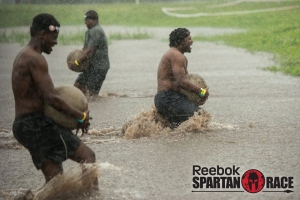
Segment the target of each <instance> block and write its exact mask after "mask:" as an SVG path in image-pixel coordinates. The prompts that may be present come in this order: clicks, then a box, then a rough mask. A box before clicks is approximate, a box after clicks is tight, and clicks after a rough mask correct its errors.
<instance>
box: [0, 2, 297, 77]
mask: <svg viewBox="0 0 300 200" xmlns="http://www.w3.org/2000/svg"><path fill="white" fill-rule="evenodd" d="M226 2H229V1H225V0H211V1H203V2H197V3H195V2H194V3H191V2H190V3H188V2H184V3H152V4H151V3H147V4H146V3H141V4H140V5H135V4H92V5H91V4H86V5H78V4H77V5H62V4H60V5H1V6H0V27H2V28H6V27H15V26H29V25H30V23H31V20H32V17H33V16H34V15H36V14H38V13H41V12H48V13H51V14H53V15H54V16H56V18H57V19H58V20H59V21H60V23H61V25H62V26H64V25H80V26H82V25H83V15H84V13H85V12H86V11H87V10H89V9H94V10H96V11H97V12H98V13H99V21H100V23H101V24H102V25H122V26H131V27H146V26H148V27H151V26H152V27H155V26H160V27H162V26H165V27H221V28H227V27H228V28H241V29H245V30H247V32H244V33H238V34H233V35H220V36H214V37H203V36H200V35H199V36H195V35H193V33H192V36H193V39H194V40H202V41H203V40H204V41H212V42H223V43H225V44H227V45H230V46H234V47H241V48H245V49H247V50H249V51H264V52H270V53H273V54H274V55H275V58H276V61H277V62H278V63H279V64H280V66H281V67H280V68H276V67H274V66H270V67H268V68H267V69H268V70H271V71H282V72H284V73H286V74H290V75H295V76H300V41H299V40H300V39H299V38H300V8H296V9H291V10H283V11H276V12H263V13H254V14H245V15H228V16H213V17H196V18H176V17H170V16H167V15H166V14H164V13H163V12H162V11H161V9H162V7H178V8H179V7H192V8H193V9H192V10H181V11H176V12H177V13H182V14H190V13H200V12H204V13H217V12H234V11H243V10H256V9H266V8H279V7H283V6H292V5H293V6H300V1H299V0H295V1H285V2H251V3H248V2H244V3H240V4H236V5H232V6H226V7H210V6H214V5H218V4H220V3H226ZM231 2H232V1H231ZM83 35H84V34H83V33H75V34H74V35H68V36H64V35H60V38H59V42H60V43H61V44H74V42H77V41H83V39H82V37H83ZM0 36H1V38H0V41H1V42H3V41H5V40H6V41H7V40H10V41H13V39H11V38H9V37H8V36H5V35H4V33H0ZM13 37H14V40H20V41H24V40H26V38H27V37H28V34H26V35H23V36H22V35H20V34H19V33H14V36H13ZM108 38H109V40H110V41H111V40H116V39H147V38H151V35H149V34H147V33H143V32H137V33H122V34H121V33H111V34H110V35H108Z"/></svg>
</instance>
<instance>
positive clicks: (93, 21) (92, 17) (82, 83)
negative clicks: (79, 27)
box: [69, 10, 110, 96]
mask: <svg viewBox="0 0 300 200" xmlns="http://www.w3.org/2000/svg"><path fill="white" fill-rule="evenodd" d="M84 20H85V24H86V26H87V28H88V30H87V31H86V33H85V42H84V46H83V55H82V56H81V57H80V58H78V59H77V60H76V61H75V62H74V63H73V64H71V65H70V66H69V67H71V68H76V67H77V66H79V65H80V63H81V62H83V61H87V62H88V67H87V69H86V70H85V71H84V72H82V73H80V74H79V76H78V78H77V79H76V81H75V83H74V86H75V87H77V88H79V89H80V90H81V91H82V92H83V93H84V94H87V93H88V95H90V96H93V95H98V94H99V92H100V89H101V87H102V84H103V82H104V80H105V77H106V74H107V72H108V69H109V68H110V62H109V57H108V44H107V38H106V35H105V32H104V30H103V28H102V27H101V26H100V25H99V22H98V14H97V12H96V11H94V10H89V11H88V12H86V13H85V18H84Z"/></svg>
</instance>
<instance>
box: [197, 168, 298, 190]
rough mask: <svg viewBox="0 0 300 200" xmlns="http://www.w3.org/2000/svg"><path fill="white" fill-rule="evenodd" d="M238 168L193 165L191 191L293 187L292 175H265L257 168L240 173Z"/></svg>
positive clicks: (286, 188) (285, 188)
mask: <svg viewBox="0 0 300 200" xmlns="http://www.w3.org/2000/svg"><path fill="white" fill-rule="evenodd" d="M239 170H240V167H236V166H235V165H233V166H232V167H221V166H219V165H217V166H216V167H209V168H208V167H201V166H200V165H193V179H192V181H193V184H192V186H193V189H194V190H192V192H245V191H246V192H249V193H258V192H260V191H262V192H283V193H291V192H293V191H292V190H290V189H292V188H294V186H293V177H286V176H283V177H278V176H275V177H271V176H268V177H265V176H264V175H263V173H262V172H260V171H259V170H257V169H250V170H248V171H246V172H245V173H244V174H243V175H241V174H240V173H239ZM264 188H265V189H266V190H263V189H264ZM237 189H238V190H237ZM240 189H243V190H240ZM282 189H283V190H282Z"/></svg>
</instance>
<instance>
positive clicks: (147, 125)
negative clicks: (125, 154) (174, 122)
mask: <svg viewBox="0 0 300 200" xmlns="http://www.w3.org/2000/svg"><path fill="white" fill-rule="evenodd" d="M210 121H211V115H210V114H209V113H208V112H206V111H204V110H203V109H200V110H199V111H198V112H195V114H194V116H192V117H190V118H189V119H188V120H187V121H185V122H183V123H182V124H180V125H179V126H178V127H177V128H175V129H174V130H172V129H171V128H170V123H169V122H168V121H166V120H165V119H164V118H163V117H162V116H161V115H160V114H159V113H158V112H157V110H156V108H155V107H154V106H152V107H151V109H150V110H146V111H145V110H142V111H141V112H140V113H139V114H137V115H136V116H134V117H133V118H132V119H130V120H129V121H128V122H127V123H125V124H124V125H123V127H122V134H123V137H124V138H125V139H136V138H140V137H150V136H154V135H159V134H168V133H170V132H172V131H173V132H174V131H175V132H201V131H203V130H205V129H207V128H208V124H209V123H210Z"/></svg>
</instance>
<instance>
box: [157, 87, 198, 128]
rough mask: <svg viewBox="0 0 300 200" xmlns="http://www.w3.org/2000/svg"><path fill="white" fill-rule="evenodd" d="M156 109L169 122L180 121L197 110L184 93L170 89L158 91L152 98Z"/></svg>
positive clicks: (186, 118)
mask: <svg viewBox="0 0 300 200" xmlns="http://www.w3.org/2000/svg"><path fill="white" fill-rule="evenodd" d="M154 104H155V107H156V109H157V111H158V112H159V113H160V114H161V115H162V116H163V117H165V118H166V119H167V120H168V121H169V122H171V123H177V124H179V123H181V122H183V121H186V120H188V118H189V117H191V116H193V115H194V112H196V111H198V110H199V107H198V106H196V104H194V103H193V102H192V101H190V100H189V99H188V98H187V96H185V95H184V94H181V93H178V92H174V91H172V90H169V91H164V92H160V93H158V94H157V95H156V96H155V98H154Z"/></svg>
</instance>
